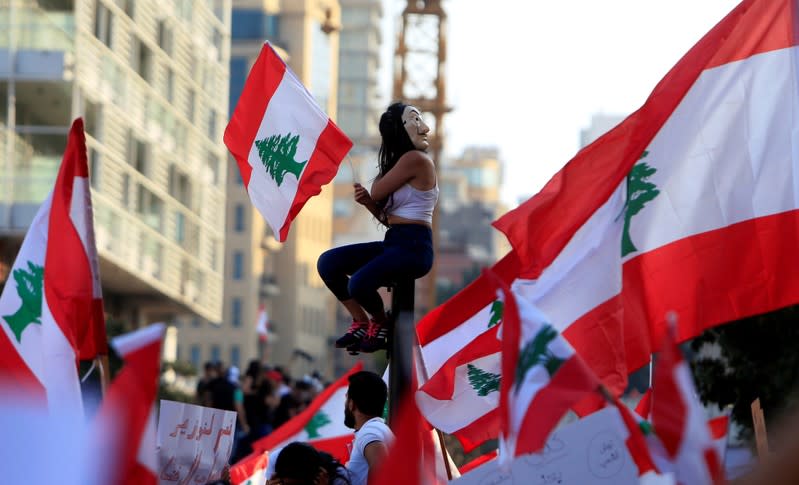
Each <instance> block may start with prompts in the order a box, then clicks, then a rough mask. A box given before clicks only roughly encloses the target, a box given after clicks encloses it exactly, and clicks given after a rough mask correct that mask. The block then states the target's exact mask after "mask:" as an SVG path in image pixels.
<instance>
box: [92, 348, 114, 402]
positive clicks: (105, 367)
mask: <svg viewBox="0 0 799 485" xmlns="http://www.w3.org/2000/svg"><path fill="white" fill-rule="evenodd" d="M95 360H96V361H97V363H98V364H99V365H98V368H99V369H100V394H101V396H103V397H105V392H106V391H107V390H108V382H109V378H110V376H111V369H110V367H109V364H108V355H107V354H102V355H98V356H97V357H95Z"/></svg>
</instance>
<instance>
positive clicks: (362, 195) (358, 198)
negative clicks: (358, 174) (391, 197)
mask: <svg viewBox="0 0 799 485" xmlns="http://www.w3.org/2000/svg"><path fill="white" fill-rule="evenodd" d="M352 186H353V187H355V202H357V203H359V204H361V205H364V206H368V205H369V204H371V203H373V201H372V196H371V195H369V191H368V190H366V187H364V186H363V185H361V184H359V183H357V182H356V183H354V184H352Z"/></svg>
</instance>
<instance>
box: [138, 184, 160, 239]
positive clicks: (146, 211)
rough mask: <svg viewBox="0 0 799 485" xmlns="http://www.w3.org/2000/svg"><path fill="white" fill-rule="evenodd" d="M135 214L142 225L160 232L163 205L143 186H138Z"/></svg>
mask: <svg viewBox="0 0 799 485" xmlns="http://www.w3.org/2000/svg"><path fill="white" fill-rule="evenodd" d="M137 195H138V200H137V202H138V204H137V207H136V208H137V212H138V213H139V215H140V216H141V218H142V220H144V223H145V224H147V225H148V226H150V227H152V228H153V229H155V230H157V231H160V230H161V228H162V220H163V212H164V203H163V201H162V200H161V199H159V198H158V197H156V196H155V194H153V193H152V192H150V191H149V190H147V188H145V187H144V186H143V185H139V190H138V194H137Z"/></svg>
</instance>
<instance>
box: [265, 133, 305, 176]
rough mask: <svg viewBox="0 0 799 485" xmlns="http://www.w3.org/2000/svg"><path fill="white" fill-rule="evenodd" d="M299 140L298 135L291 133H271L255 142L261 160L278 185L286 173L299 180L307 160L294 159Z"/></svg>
mask: <svg viewBox="0 0 799 485" xmlns="http://www.w3.org/2000/svg"><path fill="white" fill-rule="evenodd" d="M299 142H300V135H294V136H292V135H291V133H289V134H287V135H285V136H280V135H272V136H270V137H269V138H265V139H263V140H257V141H256V142H255V147H256V148H257V149H258V156H259V157H260V158H261V162H262V163H263V164H264V167H266V170H267V173H269V176H270V177H272V179H274V181H275V183H276V184H277V186H278V187H280V186H281V185H282V184H283V177H284V176H285V175H286V174H287V173H291V174H294V176H295V177H296V178H297V180H299V179H300V174H302V169H303V168H304V167H305V164H306V163H308V160H306V161H304V162H297V161H296V160H294V157H295V155H297V145H298V144H299Z"/></svg>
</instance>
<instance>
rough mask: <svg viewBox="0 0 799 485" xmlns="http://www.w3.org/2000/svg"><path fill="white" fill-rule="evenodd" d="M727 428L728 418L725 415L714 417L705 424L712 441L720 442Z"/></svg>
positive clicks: (725, 434)
mask: <svg viewBox="0 0 799 485" xmlns="http://www.w3.org/2000/svg"><path fill="white" fill-rule="evenodd" d="M729 426H730V417H729V416H727V415H724V416H718V417H715V418H713V419H711V420H708V422H707V427H708V428H710V437H711V438H713V439H714V440H720V439H722V438H724V437H725V436H727V429H728V428H729Z"/></svg>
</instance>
